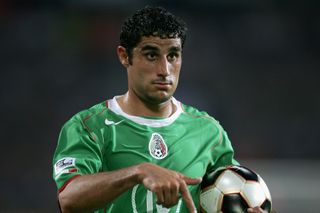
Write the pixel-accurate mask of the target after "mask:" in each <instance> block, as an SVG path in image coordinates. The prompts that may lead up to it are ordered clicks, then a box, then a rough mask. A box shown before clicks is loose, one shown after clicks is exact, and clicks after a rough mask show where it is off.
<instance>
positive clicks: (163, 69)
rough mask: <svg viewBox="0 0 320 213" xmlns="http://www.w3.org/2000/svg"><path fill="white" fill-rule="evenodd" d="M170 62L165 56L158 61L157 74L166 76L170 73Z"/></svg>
mask: <svg viewBox="0 0 320 213" xmlns="http://www.w3.org/2000/svg"><path fill="white" fill-rule="evenodd" d="M170 66H171V64H170V62H169V61H168V59H167V58H166V57H165V58H163V59H162V60H161V61H160V63H159V69H158V75H160V76H168V75H170Z"/></svg>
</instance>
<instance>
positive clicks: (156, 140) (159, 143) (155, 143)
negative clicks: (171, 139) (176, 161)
mask: <svg viewBox="0 0 320 213" xmlns="http://www.w3.org/2000/svg"><path fill="white" fill-rule="evenodd" d="M149 152H150V155H151V156H152V157H153V158H155V159H158V160H160V159H163V158H165V157H167V155H168V147H167V144H166V143H165V142H164V139H163V138H162V136H161V135H160V134H159V133H153V134H152V136H151V139H150V141H149Z"/></svg>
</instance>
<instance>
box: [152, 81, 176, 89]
mask: <svg viewBox="0 0 320 213" xmlns="http://www.w3.org/2000/svg"><path fill="white" fill-rule="evenodd" d="M152 84H153V85H155V86H156V87H157V88H159V89H168V88H169V87H170V86H171V85H172V84H173V82H172V81H163V80H155V81H153V82H152Z"/></svg>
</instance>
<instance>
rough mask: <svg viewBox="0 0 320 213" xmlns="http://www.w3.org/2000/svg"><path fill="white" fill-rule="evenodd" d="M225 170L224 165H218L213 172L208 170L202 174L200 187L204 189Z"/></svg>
mask: <svg viewBox="0 0 320 213" xmlns="http://www.w3.org/2000/svg"><path fill="white" fill-rule="evenodd" d="M225 170H226V169H225V168H224V167H220V168H218V169H217V170H215V171H214V172H210V173H208V174H207V175H206V176H204V177H203V179H202V182H201V189H205V188H206V187H207V186H211V185H212V184H214V183H215V182H216V180H217V179H218V177H219V176H220V175H221V173H222V172H224V171H225Z"/></svg>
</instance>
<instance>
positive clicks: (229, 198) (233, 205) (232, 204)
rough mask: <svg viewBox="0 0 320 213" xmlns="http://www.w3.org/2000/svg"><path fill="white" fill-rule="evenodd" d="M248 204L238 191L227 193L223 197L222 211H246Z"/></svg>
mask: <svg viewBox="0 0 320 213" xmlns="http://www.w3.org/2000/svg"><path fill="white" fill-rule="evenodd" d="M248 208H249V207H248V205H247V204H246V202H245V201H244V199H243V198H242V197H241V195H240V194H239V193H235V194H228V195H225V196H224V197H223V201H222V212H225V213H247V209H248Z"/></svg>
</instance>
